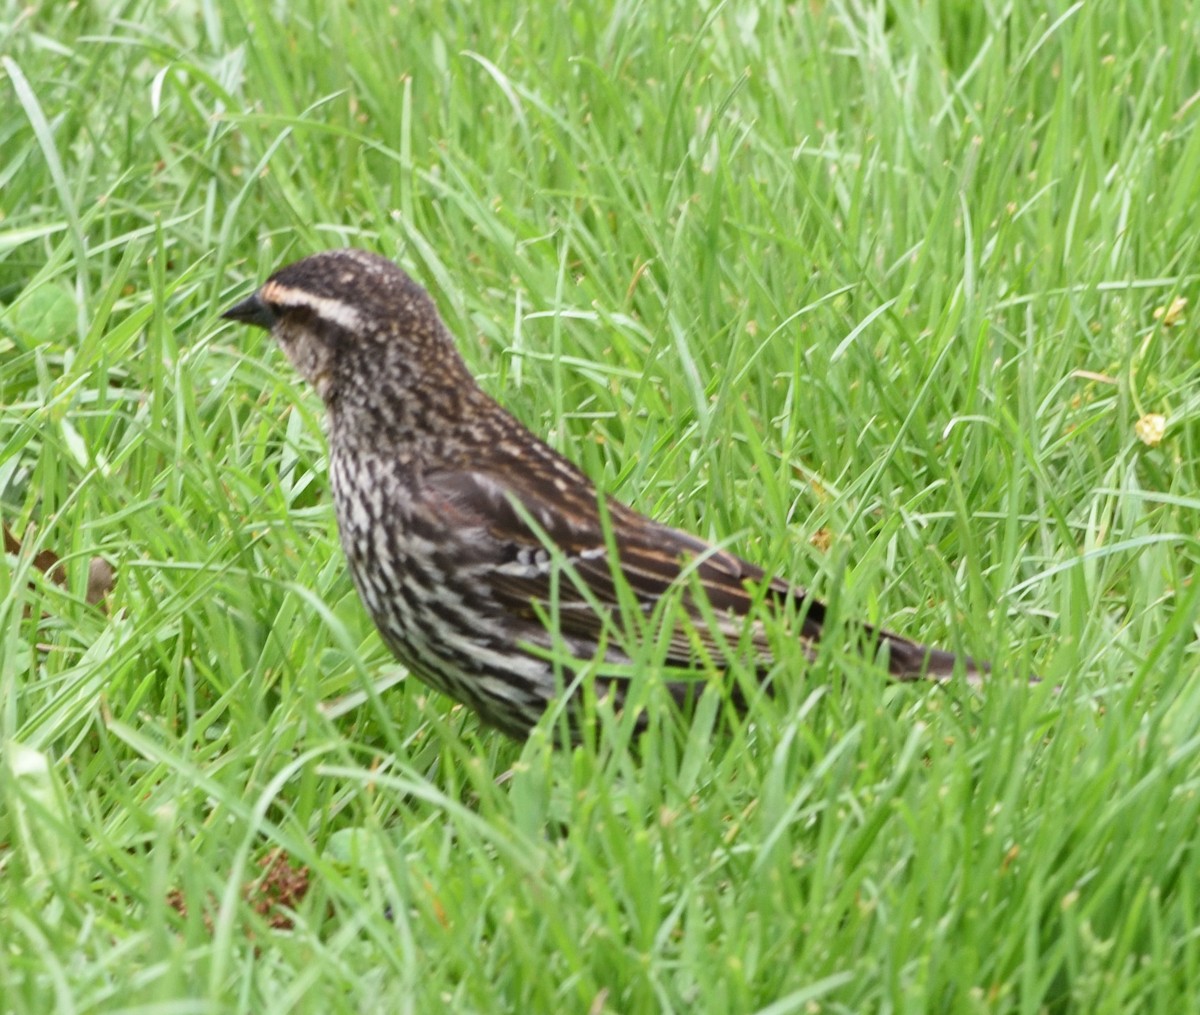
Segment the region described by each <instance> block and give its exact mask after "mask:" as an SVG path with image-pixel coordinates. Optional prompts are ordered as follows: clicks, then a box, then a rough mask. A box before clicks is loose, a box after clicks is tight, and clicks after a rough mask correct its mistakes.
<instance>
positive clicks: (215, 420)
mask: <svg viewBox="0 0 1200 1015" xmlns="http://www.w3.org/2000/svg"><path fill="white" fill-rule="evenodd" d="M0 95H2V96H3V100H2V105H0V151H2V152H3V157H2V158H0V515H2V517H3V521H4V526H5V532H6V541H5V543H6V547H5V548H6V552H5V555H4V557H3V558H2V559H3V561H4V566H3V567H0V1009H2V1010H3V1011H4V1012H13V1013H20V1015H26V1013H28V1015H42V1013H46V1012H51V1011H53V1012H80V1013H83V1012H121V1011H123V1012H139V1013H148V1012H170V1013H173V1015H185V1013H193V1012H196V1013H199V1012H212V1013H218V1012H220V1013H224V1012H243V1011H244V1012H293V1011H296V1012H308V1011H311V1012H322V1013H324V1012H416V1013H424V1012H432V1011H440V1010H447V1011H454V1012H493V1011H497V1012H499V1011H519V1012H542V1011H545V1012H580V1013H584V1012H589V1013H597V1015H598V1013H603V1012H611V1013H622V1015H624V1013H639V1012H660V1011H661V1012H667V1011H671V1012H695V1011H704V1012H761V1013H763V1015H768V1013H769V1015H785V1013H791V1012H796V1013H802V1015H812V1013H818V1012H836V1013H847V1015H849V1013H862V1012H956V1013H957V1012H1023V1013H1036V1012H1054V1013H1058V1012H1080V1013H1089V1015H1090V1013H1107V1012H1131V1013H1132V1012H1137V1013H1142V1012H1162V1013H1172V1015H1174V1013H1179V1012H1186V1011H1191V1010H1195V1008H1196V1006H1197V1004H1200V931H1198V930H1197V927H1198V926H1200V912H1198V910H1200V859H1198V858H1197V857H1196V855H1195V852H1194V843H1195V841H1196V839H1197V833H1198V830H1200V827H1198V821H1200V722H1198V717H1200V681H1197V680H1196V679H1195V676H1196V674H1197V671H1198V670H1200V649H1198V647H1197V633H1198V632H1200V584H1198V583H1196V582H1195V581H1194V580H1193V576H1194V572H1195V570H1196V566H1197V563H1198V562H1200V540H1198V538H1197V531H1198V530H1200V341H1198V340H1197V331H1196V325H1195V323H1194V321H1195V320H1198V319H1200V314H1197V307H1198V306H1200V304H1198V303H1197V301H1198V300H1200V292H1198V283H1200V268H1198V267H1197V265H1198V252H1200V229H1197V227H1196V215H1197V209H1200V130H1198V127H1200V8H1197V7H1196V5H1195V4H1190V3H1172V2H1170V0H1165V2H1162V3H1147V4H1132V3H1122V2H1118V0H1094V2H1087V3H1076V4H1074V5H1072V6H1067V5H1065V4H1050V5H1041V4H1035V3H1032V2H1029V0H1012V2H1010V3H1008V4H1001V3H993V2H968V0H940V2H925V0H893V2H889V3H883V2H876V3H870V2H858V0H842V2H822V0H800V2H796V3H790V4H785V3H781V2H771V0H762V2H757V3H756V2H753V0H729V2H726V3H716V2H698V3H687V2H670V0H645V2H642V3H636V2H625V0H611V2H608V3H596V4H590V5H589V4H579V3H576V4H571V3H565V2H560V3H548V2H547V3H532V2H529V0H494V2H492V3H490V4H487V5H483V4H478V3H475V2H466V0H438V2H432V0H430V2H426V0H393V2H387V0H358V2H355V3H347V4H328V3H295V4H286V3H271V2H268V0H181V2H177V3H171V4H164V3H157V2H150V0H90V2H89V0H82V2H80V3H73V4H66V3H58V2H43V3H37V2H35V3H33V4H32V5H29V4H24V3H22V2H19V0H11V2H3V3H0ZM343 245H355V246H362V247H366V248H369V249H372V250H376V251H379V252H381V253H383V254H386V255H387V256H389V257H393V258H394V259H396V260H397V261H398V262H400V263H401V264H402V265H403V266H404V267H405V268H406V270H408V271H409V272H410V274H412V275H413V277H414V278H416V279H417V280H418V281H420V282H421V284H423V285H424V286H426V287H427V288H428V289H429V290H430V292H431V293H432V295H433V297H434V299H435V300H436V302H437V304H438V307H439V308H440V311H441V313H442V315H443V317H444V318H445V320H446V322H447V324H448V326H449V327H450V329H451V330H452V331H453V332H454V334H455V335H456V336H457V338H458V341H459V344H460V348H461V350H462V352H463V355H464V357H465V358H466V360H467V362H468V364H469V365H470V367H471V369H472V370H473V371H474V373H475V374H476V376H477V377H478V378H479V379H480V382H481V384H482V385H483V386H484V387H485V388H486V390H487V391H488V392H490V393H491V394H492V395H494V396H495V397H496V398H497V399H499V400H500V401H501V402H502V403H503V404H504V405H505V406H507V407H508V408H509V409H510V410H511V411H513V412H514V413H515V414H516V415H517V416H518V417H520V418H521V419H522V420H523V421H524V422H525V423H527V424H528V425H529V426H530V427H531V428H532V429H533V430H534V431H536V432H537V433H539V434H540V435H542V436H544V437H545V438H546V439H547V440H549V441H550V443H551V444H553V445H554V446H555V447H556V448H558V449H559V450H561V451H562V452H564V453H565V454H567V455H569V456H570V457H571V458H572V459H574V460H575V461H577V462H578V463H580V464H581V465H582V467H583V468H584V469H585V470H586V471H587V472H588V473H589V474H590V475H591V476H592V477H593V478H594V479H595V480H596V481H597V482H598V483H599V484H601V486H602V487H603V488H604V489H605V490H607V491H608V492H610V493H612V494H613V495H615V496H617V497H619V498H621V499H623V500H625V501H627V502H629V503H632V504H633V505H635V506H636V507H637V508H638V509H639V510H641V511H643V512H645V513H647V514H650V515H653V516H654V517H656V518H658V519H660V520H662V521H665V522H668V523H670V524H673V525H676V526H679V527H683V528H687V529H690V530H692V531H694V532H697V533H699V534H700V535H702V536H704V537H706V538H709V539H712V540H715V541H720V542H721V543H722V544H724V545H728V546H730V547H731V548H732V549H734V550H736V551H737V552H738V553H740V554H742V555H744V556H746V557H749V558H750V559H752V560H754V561H756V562H758V563H760V564H762V565H764V566H765V567H767V568H768V570H770V571H772V572H774V573H778V574H781V575H786V576H789V577H791V578H793V579H794V580H796V581H798V582H802V583H803V584H805V585H806V586H808V587H810V588H812V589H813V590H815V592H817V593H818V594H819V595H820V596H822V597H823V598H825V599H827V600H829V601H830V604H831V609H832V611H833V612H834V614H835V615H836V616H838V617H840V618H842V619H843V620H848V619H852V618H859V619H866V620H869V621H871V622H873V623H879V624H884V625H886V626H888V627H891V628H893V629H897V630H900V631H903V632H904V633H906V634H908V635H910V636H912V637H915V638H919V639H920V640H922V641H927V642H930V643H933V644H938V645H943V646H946V647H948V648H952V649H956V650H959V651H964V652H969V653H970V654H972V655H974V656H976V657H979V658H985V659H990V660H991V661H992V663H993V667H994V672H993V675H992V677H991V679H990V681H989V682H988V683H987V685H986V686H985V687H984V688H983V689H982V690H981V691H979V692H975V691H972V690H970V689H968V688H966V687H960V686H950V687H947V688H930V687H927V686H896V685H892V684H889V683H888V682H887V680H886V678H885V675H884V673H883V672H882V670H881V669H880V667H879V666H878V665H875V664H873V663H870V662H863V661H860V660H859V659H858V657H857V656H856V654H855V652H854V650H853V641H854V638H853V634H852V632H850V631H848V630H847V629H846V628H844V627H841V628H838V630H839V631H840V632H841V633H840V635H835V636H834V637H832V638H831V639H830V640H829V641H828V642H826V643H825V644H824V645H823V647H822V650H821V652H820V654H819V656H818V658H817V659H816V660H815V661H813V662H811V663H809V662H807V661H806V660H805V658H804V655H803V652H802V650H801V646H800V644H799V642H798V641H796V640H795V639H794V638H792V637H790V636H789V634H788V632H787V630H785V629H784V628H783V627H782V626H781V625H778V624H775V625H773V629H772V638H773V643H774V644H775V645H776V646H777V653H776V654H777V656H778V660H779V664H778V666H777V667H776V669H775V672H774V682H775V688H776V693H775V694H774V695H773V696H771V697H761V698H756V699H755V701H754V702H753V704H752V707H751V709H750V711H749V713H748V714H747V715H746V716H745V717H743V718H733V717H729V716H725V715H723V714H722V713H721V710H720V707H719V706H720V695H719V694H718V693H712V694H708V695H705V696H704V697H703V699H702V701H701V702H700V705H699V708H698V709H697V711H696V712H695V714H694V715H692V716H690V717H688V718H686V719H680V718H679V717H678V716H676V715H674V714H672V713H671V711H670V710H669V709H667V708H666V706H665V705H664V703H663V696H662V693H661V688H659V687H658V686H657V685H656V684H655V682H654V676H655V674H654V672H653V667H652V666H647V667H646V673H645V680H644V686H643V687H642V688H641V689H640V693H642V694H643V695H644V700H645V701H646V702H647V703H648V706H649V710H650V715H651V718H650V722H649V724H648V728H647V730H646V731H645V733H644V734H642V735H640V736H634V735H633V734H632V732H631V728H630V722H629V717H628V716H626V717H624V718H621V717H613V716H611V715H608V714H606V713H605V712H604V710H603V709H602V708H601V709H597V710H596V713H595V714H594V716H593V726H592V727H591V735H590V736H589V737H588V738H587V741H586V742H585V743H584V744H583V745H582V746H580V747H578V748H577V749H575V750H572V751H563V750H556V749H555V748H554V746H553V737H552V723H549V722H548V723H546V724H544V726H543V727H540V728H539V730H538V731H537V733H535V735H534V737H533V738H532V739H531V740H530V741H529V742H528V743H526V744H518V743H515V742H512V741H509V740H506V739H505V738H503V737H502V736H500V735H499V734H497V733H495V732H493V731H490V730H488V729H486V728H484V727H481V726H480V725H479V724H478V722H477V720H476V719H475V718H474V717H473V716H472V715H471V714H469V713H467V712H466V711H465V710H463V709H461V708H459V707H456V706H454V704H453V703H452V702H450V701H449V700H447V699H445V698H443V697H440V696H439V695H437V694H435V693H433V692H431V691H428V690H427V689H425V688H424V687H423V685H421V684H419V683H418V682H416V681H415V680H413V679H409V678H407V677H406V675H405V674H404V673H403V671H401V670H399V669H398V667H397V666H396V664H394V663H393V662H392V660H391V658H390V656H389V654H388V652H387V651H386V649H385V648H384V647H383V646H382V644H381V643H380V641H379V640H378V637H377V636H376V634H375V633H374V630H373V628H372V627H371V624H370V621H369V620H368V618H367V616H366V614H365V612H364V610H363V609H362V607H361V606H360V605H359V602H358V599H357V597H356V595H355V593H354V590H353V588H352V586H351V584H350V581H349V578H348V576H347V574H346V571H345V567H344V565H343V561H342V558H341V552H340V549H339V547H338V543H337V532H336V527H335V523H334V519H333V514H332V507H331V503H330V494H329V483H328V475H327V468H326V456H325V444H324V438H323V435H322V410H321V406H320V402H319V400H318V399H317V397H316V396H315V394H314V393H313V392H312V391H311V390H309V389H308V388H306V387H305V386H304V385H303V383H302V382H301V381H300V380H299V379H298V378H297V377H296V376H295V375H294V373H293V371H292V370H291V369H290V368H289V366H288V364H287V363H286V361H285V359H284V357H283V355H282V354H281V352H280V351H279V350H278V349H277V348H275V347H274V345H273V344H272V342H271V340H270V339H269V337H268V336H267V335H265V334H264V333H262V332H257V331H255V332H251V331H250V330H248V329H245V328H240V327H237V326H233V325H230V324H229V323H227V322H223V321H221V320H220V317H219V315H220V312H221V311H222V310H223V309H225V308H226V307H227V306H229V305H230V304H231V303H232V302H234V301H235V300H237V299H240V298H241V297H243V296H244V295H246V294H247V293H248V292H249V291H250V290H251V289H252V288H253V286H254V285H255V284H256V283H258V282H260V281H261V280H262V279H263V278H265V277H266V276H267V275H268V274H269V273H270V272H271V271H272V270H273V269H274V268H276V267H278V266H280V265H282V264H284V263H286V262H288V261H291V260H294V259H296V258H298V257H301V256H303V255H305V254H308V253H311V252H313V251H316V250H320V249H324V248H328V247H335V246H343ZM1189 300H1190V301H1191V303H1190V304H1189V303H1188V302H1187V301H1189ZM94 558H103V559H104V560H105V561H107V562H108V563H109V564H110V565H111V567H112V568H113V570H114V571H115V584H114V583H113V582H111V581H107V580H105V579H106V574H105V572H104V568H103V566H102V565H100V564H99V563H94ZM89 593H90V594H89ZM89 600H95V601H94V602H93V601H89ZM1034 672H1036V673H1038V674H1040V675H1041V676H1042V677H1043V678H1044V680H1043V682H1042V683H1041V684H1040V685H1036V686H1029V685H1028V684H1027V683H1026V677H1027V676H1028V675H1029V674H1031V673H1034ZM729 679H730V680H742V681H746V680H748V679H750V678H749V676H748V675H747V674H745V673H739V672H734V673H733V674H731V676H730V677H729Z"/></svg>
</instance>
